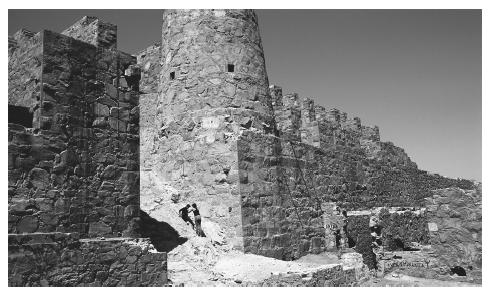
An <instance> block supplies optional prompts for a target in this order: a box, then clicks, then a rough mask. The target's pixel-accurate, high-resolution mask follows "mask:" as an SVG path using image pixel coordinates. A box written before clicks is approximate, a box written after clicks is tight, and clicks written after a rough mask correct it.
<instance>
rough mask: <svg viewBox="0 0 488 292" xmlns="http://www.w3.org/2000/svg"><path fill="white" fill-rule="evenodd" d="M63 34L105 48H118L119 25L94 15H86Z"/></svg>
mask: <svg viewBox="0 0 488 292" xmlns="http://www.w3.org/2000/svg"><path fill="white" fill-rule="evenodd" d="M61 34H63V35H66V36H69V37H72V38H74V39H77V40H80V41H83V42H86V43H89V44H92V45H94V46H96V47H99V48H104V49H117V26H116V25H114V24H111V23H108V22H104V21H102V20H100V19H98V18H97V17H94V16H84V17H83V18H81V19H80V20H78V21H77V22H75V23H74V24H73V25H72V26H70V27H68V28H67V29H65V30H64V31H63V32H62V33H61Z"/></svg>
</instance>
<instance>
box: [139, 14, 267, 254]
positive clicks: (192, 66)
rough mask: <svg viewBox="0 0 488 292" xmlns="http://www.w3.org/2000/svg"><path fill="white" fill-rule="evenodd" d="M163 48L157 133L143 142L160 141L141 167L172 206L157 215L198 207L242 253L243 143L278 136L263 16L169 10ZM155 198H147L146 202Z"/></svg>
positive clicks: (163, 205)
mask: <svg viewBox="0 0 488 292" xmlns="http://www.w3.org/2000/svg"><path fill="white" fill-rule="evenodd" d="M161 47H162V48H161V73H160V80H159V86H158V97H157V100H154V101H153V103H154V106H155V107H156V106H157V111H156V120H155V122H154V125H153V127H154V128H155V129H154V131H143V132H141V133H142V134H141V135H142V138H141V141H154V144H153V145H154V147H153V148H152V149H151V150H150V153H149V155H146V156H144V157H145V158H144V159H143V161H142V163H141V165H142V167H143V168H144V169H145V170H146V171H147V173H150V176H151V180H152V181H154V182H157V183H156V184H158V188H160V189H161V190H160V191H158V193H156V194H154V195H155V196H158V197H161V199H162V200H161V202H165V203H161V204H160V205H159V206H158V207H156V208H155V209H154V210H157V211H155V212H159V213H158V214H175V213H176V214H177V213H178V208H181V207H183V206H184V204H186V203H187V202H188V203H192V202H195V203H196V204H197V205H198V206H199V210H200V212H201V214H202V217H203V219H202V222H204V223H205V224H217V225H218V229H219V230H221V231H222V232H223V234H225V237H226V238H227V239H226V241H227V242H228V243H229V244H230V245H231V246H234V247H236V248H242V246H243V238H242V228H243V227H242V224H243V223H242V215H241V195H240V184H239V181H240V175H239V158H240V155H241V154H239V153H238V140H239V137H240V135H241V133H242V132H243V131H245V130H251V131H253V132H259V133H262V134H266V133H274V115H273V110H272V105H271V98H270V94H269V83H268V77H267V74H266V66H265V62H264V54H263V47H262V45H261V37H260V34H259V28H258V22H257V17H256V14H255V13H254V11H252V10H166V11H165V12H164V15H163V26H162V45H161ZM156 128H157V129H156ZM145 135H147V136H145ZM151 135H155V136H151ZM142 176H143V177H142V178H141V181H142V180H143V178H144V176H148V175H146V172H143V173H142ZM242 179H244V178H242ZM163 189H164V190H163ZM168 194H174V196H173V195H172V196H169V197H171V200H170V199H169V197H168ZM152 196H153V195H152V194H151V193H150V192H141V201H142V202H145V200H146V199H147V200H149V202H153V197H152ZM151 204H152V203H151ZM182 204H183V205H182ZM161 216H163V215H161ZM158 220H162V221H165V222H168V223H169V224H170V225H172V226H175V227H176V228H177V227H178V226H179V224H180V223H181V222H180V221H181V219H179V218H176V219H172V218H166V217H161V218H158ZM168 220H176V221H175V222H174V224H173V223H172V221H168ZM178 232H180V233H182V234H184V232H187V231H185V230H183V229H181V230H178Z"/></svg>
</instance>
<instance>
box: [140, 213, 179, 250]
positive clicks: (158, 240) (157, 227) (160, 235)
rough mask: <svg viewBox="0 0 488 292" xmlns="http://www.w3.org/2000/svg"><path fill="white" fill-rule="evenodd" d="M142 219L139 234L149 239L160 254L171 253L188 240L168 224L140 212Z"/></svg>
mask: <svg viewBox="0 0 488 292" xmlns="http://www.w3.org/2000/svg"><path fill="white" fill-rule="evenodd" d="M140 219H141V221H140V227H139V232H140V234H141V237H149V238H150V239H151V243H152V244H153V245H154V247H155V248H156V250H157V251H159V252H169V251H171V250H173V249H174V248H175V247H177V246H178V245H180V244H183V243H185V242H186V241H187V240H188V238H186V237H181V236H180V234H179V233H178V231H176V230H175V229H174V228H173V227H171V225H169V224H168V223H166V222H160V221H158V220H156V219H154V218H152V217H151V216H149V215H148V214H147V213H146V212H144V211H142V210H141V211H140Z"/></svg>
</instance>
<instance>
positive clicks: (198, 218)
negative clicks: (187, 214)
mask: <svg viewBox="0 0 488 292" xmlns="http://www.w3.org/2000/svg"><path fill="white" fill-rule="evenodd" d="M191 206H192V207H193V216H194V217H195V231H196V232H197V235H198V236H204V235H203V230H202V217H201V216H200V210H198V208H197V204H195V203H193V204H192V205H191Z"/></svg>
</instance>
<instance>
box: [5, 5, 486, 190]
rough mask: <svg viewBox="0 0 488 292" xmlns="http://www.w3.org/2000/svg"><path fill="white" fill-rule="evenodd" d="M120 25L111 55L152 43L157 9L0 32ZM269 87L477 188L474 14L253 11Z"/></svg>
mask: <svg viewBox="0 0 488 292" xmlns="http://www.w3.org/2000/svg"><path fill="white" fill-rule="evenodd" d="M84 15H93V16H98V17H100V18H102V19H104V20H106V21H108V22H111V23H114V24H117V25H118V47H119V49H121V50H123V51H126V52H129V53H136V52H139V51H140V50H142V49H144V48H145V47H147V46H149V45H151V44H153V43H155V42H157V41H158V40H159V38H160V23H161V15H162V12H161V10H9V18H8V24H9V25H8V26H9V27H8V30H9V34H13V33H14V32H15V31H17V30H18V29H20V28H22V27H24V28H27V29H29V30H33V31H39V30H41V29H50V30H53V31H59V32H60V31H62V30H63V29H64V28H66V27H68V26H70V25H71V24H72V23H74V22H75V21H77V20H78V19H79V18H81V17H82V16H84ZM258 16H259V24H260V30H261V37H262V40H263V46H264V53H265V56H266V66H267V70H268V76H269V80H270V83H272V84H276V85H279V86H281V87H283V91H284V92H297V93H298V94H300V95H301V96H304V97H305V96H308V97H313V98H315V100H316V103H317V104H321V105H323V106H325V107H327V108H332V107H336V108H339V109H341V110H343V111H345V112H347V113H349V116H350V117H351V118H352V117H353V116H358V117H360V118H361V120H362V122H363V124H366V125H378V126H379V127H380V134H381V139H382V140H383V141H392V142H393V143H395V145H397V146H400V147H402V148H404V149H405V150H406V151H407V153H408V154H409V156H410V157H411V158H412V160H414V161H415V162H416V163H417V164H418V165H419V167H420V168H422V169H425V170H428V171H431V172H434V173H439V174H441V175H445V176H449V177H463V178H468V179H476V180H479V181H481V10H258Z"/></svg>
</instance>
